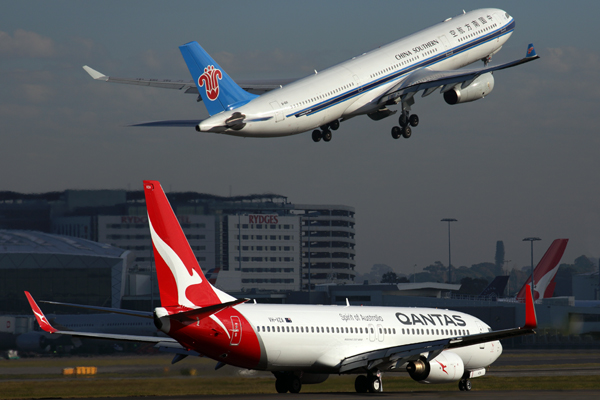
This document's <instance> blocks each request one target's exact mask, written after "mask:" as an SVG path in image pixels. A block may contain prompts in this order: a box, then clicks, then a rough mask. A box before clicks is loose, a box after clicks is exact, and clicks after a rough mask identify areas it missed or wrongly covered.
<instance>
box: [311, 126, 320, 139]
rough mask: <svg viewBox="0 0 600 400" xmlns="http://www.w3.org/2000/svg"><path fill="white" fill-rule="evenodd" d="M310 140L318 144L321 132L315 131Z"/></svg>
mask: <svg viewBox="0 0 600 400" xmlns="http://www.w3.org/2000/svg"><path fill="white" fill-rule="evenodd" d="M312 140H313V141H314V142H319V141H320V140H321V131H320V130H318V129H315V130H314V131H313V133H312Z"/></svg>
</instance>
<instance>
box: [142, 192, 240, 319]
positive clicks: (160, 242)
mask: <svg viewBox="0 0 600 400" xmlns="http://www.w3.org/2000/svg"><path fill="white" fill-rule="evenodd" d="M144 194H145V196H146V207H147V209H148V223H149V225H150V235H151V237H152V244H153V247H154V258H155V262H156V275H157V277H158V288H159V291H160V301H161V305H162V306H163V307H165V308H169V307H179V308H181V307H183V308H187V309H195V308H198V307H207V306H212V305H215V304H220V303H226V302H230V301H234V300H235V298H234V297H231V296H229V295H228V294H226V293H224V292H222V291H220V290H219V289H216V288H215V287H213V286H212V285H211V284H210V282H209V281H208V280H207V279H206V277H205V276H204V274H203V273H202V269H200V266H199V265H198V261H197V260H196V257H195V256H194V253H193V252H192V249H191V247H190V245H189V243H188V241H187V239H186V237H185V234H184V233H183V230H182V229H181V226H180V225H179V221H178V220H177V217H176V216H175V213H174V212H173V209H172V208H171V205H170V204H169V200H168V199H167V196H166V195H165V192H164V191H163V189H162V187H161V186H160V183H159V182H158V181H144Z"/></svg>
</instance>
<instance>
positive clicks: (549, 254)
mask: <svg viewBox="0 0 600 400" xmlns="http://www.w3.org/2000/svg"><path fill="white" fill-rule="evenodd" d="M568 242H569V239H556V240H555V241H553V242H552V244H551V245H550V247H549V248H548V250H546V253H545V254H544V256H543V257H542V259H541V260H540V262H539V263H538V265H537V266H536V267H535V269H534V270H533V279H534V289H533V293H534V296H535V299H534V300H537V299H543V298H548V297H552V294H553V293H554V287H555V286H556V284H555V283H554V277H555V276H556V273H557V272H558V263H559V262H560V259H561V258H562V256H563V254H564V252H565V249H566V248H567V243H568ZM530 283H531V277H529V278H528V279H527V282H525V284H524V285H523V287H522V288H521V290H519V293H518V294H517V301H520V302H525V292H527V291H528V290H531V289H530V286H529V284H530Z"/></svg>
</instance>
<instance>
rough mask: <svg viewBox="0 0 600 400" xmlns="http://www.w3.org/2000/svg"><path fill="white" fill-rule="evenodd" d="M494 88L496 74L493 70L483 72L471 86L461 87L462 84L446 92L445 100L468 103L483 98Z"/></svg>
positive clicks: (452, 102) (453, 102) (451, 102)
mask: <svg viewBox="0 0 600 400" xmlns="http://www.w3.org/2000/svg"><path fill="white" fill-rule="evenodd" d="M492 90H494V75H492V73H491V72H488V73H487V74H483V75H481V76H479V77H478V78H477V79H475V80H474V81H473V82H472V83H471V84H470V85H469V86H467V87H466V88H464V89H461V88H460V84H458V85H456V86H455V87H454V88H452V89H450V90H448V91H447V92H445V93H444V100H445V101H446V103H448V104H458V103H467V102H469V101H475V100H479V99H483V98H484V97H485V96H487V95H488V94H490V92H491V91H492Z"/></svg>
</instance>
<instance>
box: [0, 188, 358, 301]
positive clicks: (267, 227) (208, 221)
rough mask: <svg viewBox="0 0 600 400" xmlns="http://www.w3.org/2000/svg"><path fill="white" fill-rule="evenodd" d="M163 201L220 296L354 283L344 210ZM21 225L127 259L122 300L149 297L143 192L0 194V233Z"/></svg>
mask: <svg viewBox="0 0 600 400" xmlns="http://www.w3.org/2000/svg"><path fill="white" fill-rule="evenodd" d="M167 197H168V198H169V202H170V203H171V206H172V207H173V209H174V211H175V214H176V215H177V217H178V218H179V221H180V223H181V225H182V228H183V230H184V232H185V234H186V236H187V238H188V240H189V241H190V245H191V246H192V250H193V251H194V254H195V256H196V258H197V259H198V262H199V263H200V266H201V267H202V269H203V270H204V271H205V272H208V271H209V270H210V271H211V272H212V273H211V279H213V280H214V279H215V277H216V285H217V286H218V287H220V288H221V289H223V290H225V291H234V292H237V291H250V290H269V291H271V290H274V291H289V290H306V289H307V288H308V282H309V280H310V285H311V287H313V288H314V285H315V284H320V283H332V282H335V283H352V282H353V280H354V276H355V273H354V267H355V261H354V255H355V250H354V246H355V240H354V208H352V207H348V206H330V205H295V204H292V203H290V202H288V199H287V197H285V196H280V195H275V194H266V195H248V196H230V197H221V196H214V195H208V194H202V193H193V192H179V193H167ZM34 217H35V218H34ZM21 225H22V226H26V227H28V228H30V229H31V228H35V229H38V230H42V231H49V232H52V233H59V234H63V235H69V236H75V237H79V238H84V239H88V240H93V241H98V242H101V243H109V244H111V245H113V246H116V247H119V248H122V249H125V250H129V251H131V252H132V253H133V254H134V255H135V262H134V263H133V265H132V266H130V269H131V271H129V275H130V276H131V279H130V280H129V281H128V282H129V283H128V284H127V292H128V293H134V292H135V293H140V294H142V293H144V294H146V293H147V292H151V293H157V292H156V289H157V287H156V282H155V281H154V284H152V280H153V278H152V274H150V271H152V270H153V252H152V243H151V240H150V233H149V228H148V221H147V216H146V207H145V199H144V194H143V191H141V190H140V191H124V190H67V191H65V192H52V193H45V194H44V193H42V194H35V195H26V194H19V193H14V192H0V229H1V228H9V229H16V228H18V227H19V226H21ZM309 249H310V251H309ZM309 270H310V274H309ZM144 274H146V278H144ZM140 282H143V284H141V283H140Z"/></svg>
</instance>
